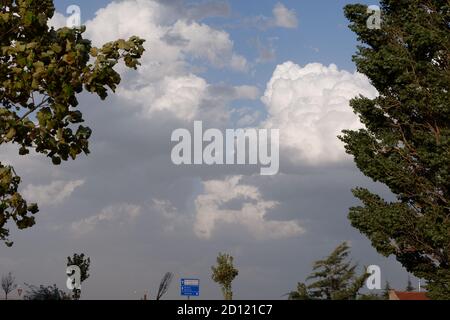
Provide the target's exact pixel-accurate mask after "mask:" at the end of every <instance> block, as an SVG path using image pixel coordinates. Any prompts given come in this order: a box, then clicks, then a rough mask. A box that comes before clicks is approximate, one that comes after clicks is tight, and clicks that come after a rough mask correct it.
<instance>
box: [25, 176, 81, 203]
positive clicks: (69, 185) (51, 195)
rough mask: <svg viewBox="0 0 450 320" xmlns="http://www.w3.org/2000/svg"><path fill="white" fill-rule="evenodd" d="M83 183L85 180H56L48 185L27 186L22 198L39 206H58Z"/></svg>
mask: <svg viewBox="0 0 450 320" xmlns="http://www.w3.org/2000/svg"><path fill="white" fill-rule="evenodd" d="M84 182H85V180H73V181H61V180H57V181H53V182H52V183H50V184H48V185H33V184H29V185H27V186H26V187H25V189H24V190H23V196H24V197H25V199H27V200H28V201H29V202H37V203H38V204H39V205H44V206H45V205H58V204H61V203H63V202H64V200H65V199H67V198H68V197H69V196H70V195H71V194H72V192H73V191H74V190H75V189H76V188H78V187H80V186H82V185H83V184H84Z"/></svg>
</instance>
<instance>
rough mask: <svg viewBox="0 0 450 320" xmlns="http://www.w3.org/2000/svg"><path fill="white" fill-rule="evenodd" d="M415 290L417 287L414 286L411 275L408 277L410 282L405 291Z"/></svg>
mask: <svg viewBox="0 0 450 320" xmlns="http://www.w3.org/2000/svg"><path fill="white" fill-rule="evenodd" d="M414 290H416V288H414V286H413V285H412V282H411V277H408V284H407V285H406V288H405V291H406V292H413V291H414Z"/></svg>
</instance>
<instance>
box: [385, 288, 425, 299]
mask: <svg viewBox="0 0 450 320" xmlns="http://www.w3.org/2000/svg"><path fill="white" fill-rule="evenodd" d="M391 294H392V297H393V298H394V299H391V300H430V298H428V297H427V293H426V292H402V291H395V290H392V291H391ZM395 298H396V299H395Z"/></svg>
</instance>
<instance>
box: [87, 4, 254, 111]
mask: <svg viewBox="0 0 450 320" xmlns="http://www.w3.org/2000/svg"><path fill="white" fill-rule="evenodd" d="M199 9H200V7H196V10H199ZM86 26H87V37H89V38H90V39H92V40H93V43H94V44H95V45H101V44H103V43H105V42H106V41H111V40H114V39H118V38H128V37H130V36H133V35H137V36H139V37H141V38H143V39H145V40H146V42H145V44H144V46H145V48H146V50H147V51H146V52H145V54H144V56H143V57H142V59H141V63H142V65H141V66H140V67H139V69H138V70H137V71H134V70H133V71H129V70H126V69H125V68H124V67H123V66H122V65H121V66H118V67H117V70H118V71H119V72H120V73H121V74H122V76H123V82H122V84H121V86H120V88H119V89H118V91H117V95H118V96H119V97H122V98H125V99H126V100H128V101H129V102H130V105H133V106H135V107H137V108H140V110H141V111H142V113H143V114H144V115H145V116H147V117H153V116H154V114H155V113H156V112H161V111H162V112H166V113H169V114H171V115H172V116H174V117H176V118H178V119H181V120H192V119H193V118H194V117H195V115H196V114H197V112H198V111H199V109H200V108H201V105H202V102H204V99H205V98H207V96H208V88H209V86H210V84H209V83H207V81H206V80H205V79H203V78H202V77H201V76H199V75H197V74H196V73H197V72H196V71H197V70H199V67H202V66H203V65H205V64H206V65H207V66H210V67H214V68H219V69H223V68H228V69H231V70H235V71H239V72H241V71H242V72H245V71H247V70H248V67H249V66H248V62H247V60H246V58H245V57H244V56H242V55H240V54H238V53H236V52H235V50H234V43H233V41H232V40H231V39H230V35H229V34H228V33H227V32H225V31H223V30H219V29H216V28H213V27H211V26H209V25H207V24H205V23H202V22H198V21H195V20H193V19H192V16H190V13H189V10H185V11H184V12H183V10H180V7H179V6H178V5H177V6H174V5H167V4H164V2H162V1H155V0H128V1H121V2H112V3H110V4H109V5H108V6H106V7H105V8H103V9H101V10H99V11H97V13H96V16H95V17H94V18H93V19H92V20H90V21H88V22H87V23H86Z"/></svg>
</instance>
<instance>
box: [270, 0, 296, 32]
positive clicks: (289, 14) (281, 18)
mask: <svg viewBox="0 0 450 320" xmlns="http://www.w3.org/2000/svg"><path fill="white" fill-rule="evenodd" d="M273 16H274V24H275V26H277V27H281V28H288V29H295V28H297V27H298V19H297V15H296V13H295V11H294V10H289V9H288V8H286V7H285V6H284V5H283V4H282V3H277V4H276V5H275V7H274V8H273Z"/></svg>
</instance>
